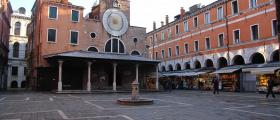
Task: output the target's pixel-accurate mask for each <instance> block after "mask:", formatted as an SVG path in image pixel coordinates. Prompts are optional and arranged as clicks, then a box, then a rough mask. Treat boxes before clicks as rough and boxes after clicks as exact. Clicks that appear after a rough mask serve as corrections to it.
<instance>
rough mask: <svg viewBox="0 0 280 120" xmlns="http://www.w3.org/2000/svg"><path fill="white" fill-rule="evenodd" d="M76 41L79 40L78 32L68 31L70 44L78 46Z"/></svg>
mask: <svg viewBox="0 0 280 120" xmlns="http://www.w3.org/2000/svg"><path fill="white" fill-rule="evenodd" d="M78 39H79V32H77V31H70V43H71V44H78Z"/></svg>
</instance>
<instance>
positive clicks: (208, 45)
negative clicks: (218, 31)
mask: <svg viewBox="0 0 280 120" xmlns="http://www.w3.org/2000/svg"><path fill="white" fill-rule="evenodd" d="M205 45H206V49H207V50H209V49H211V44H210V38H205Z"/></svg>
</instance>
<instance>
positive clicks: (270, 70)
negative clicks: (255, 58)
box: [251, 67, 280, 74]
mask: <svg viewBox="0 0 280 120" xmlns="http://www.w3.org/2000/svg"><path fill="white" fill-rule="evenodd" d="M277 69H280V67H265V68H254V69H251V73H252V74H274V72H275V70H277Z"/></svg>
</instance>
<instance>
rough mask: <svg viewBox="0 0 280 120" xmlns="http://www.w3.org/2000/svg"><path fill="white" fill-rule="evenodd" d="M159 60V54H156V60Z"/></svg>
mask: <svg viewBox="0 0 280 120" xmlns="http://www.w3.org/2000/svg"><path fill="white" fill-rule="evenodd" d="M157 59H158V52H156V60H157Z"/></svg>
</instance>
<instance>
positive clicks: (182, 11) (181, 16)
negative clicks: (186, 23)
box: [180, 7, 186, 18]
mask: <svg viewBox="0 0 280 120" xmlns="http://www.w3.org/2000/svg"><path fill="white" fill-rule="evenodd" d="M180 13H181V14H180V18H183V17H184V15H185V13H186V11H185V9H184V8H183V7H181V10H180Z"/></svg>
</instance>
